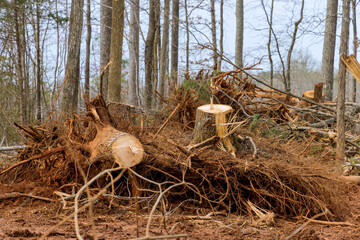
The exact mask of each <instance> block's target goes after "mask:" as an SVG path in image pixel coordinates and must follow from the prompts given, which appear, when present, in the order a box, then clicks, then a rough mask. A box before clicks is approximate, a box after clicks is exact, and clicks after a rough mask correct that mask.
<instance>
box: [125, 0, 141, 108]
mask: <svg viewBox="0 0 360 240" xmlns="http://www.w3.org/2000/svg"><path fill="white" fill-rule="evenodd" d="M139 4H140V1H139V0H133V1H131V2H130V36H129V92H128V95H129V102H130V104H132V105H135V106H138V105H139V101H138V97H137V89H138V85H139V33H140V22H139V21H140V6H139Z"/></svg>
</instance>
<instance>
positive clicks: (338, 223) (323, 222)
mask: <svg viewBox="0 0 360 240" xmlns="http://www.w3.org/2000/svg"><path fill="white" fill-rule="evenodd" d="M303 218H305V219H307V220H309V221H310V222H313V223H319V224H324V225H343V226H350V227H354V226H356V225H355V224H353V223H349V222H329V221H322V220H315V219H311V218H307V217H303Z"/></svg>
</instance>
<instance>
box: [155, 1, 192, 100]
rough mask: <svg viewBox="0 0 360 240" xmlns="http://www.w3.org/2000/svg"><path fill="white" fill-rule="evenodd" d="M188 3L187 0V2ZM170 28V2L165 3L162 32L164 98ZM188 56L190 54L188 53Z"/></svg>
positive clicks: (160, 84)
mask: <svg viewBox="0 0 360 240" xmlns="http://www.w3.org/2000/svg"><path fill="white" fill-rule="evenodd" d="M185 2H186V0H185ZM169 27H170V1H165V3H164V25H163V32H162V41H161V42H162V46H161V52H160V76H159V93H160V95H161V96H164V93H165V82H166V74H167V73H168V64H167V59H168V56H167V55H168V51H167V50H168V47H169ZM187 54H188V52H187ZM186 59H187V63H186V64H187V65H186V66H187V69H188V55H187V58H186Z"/></svg>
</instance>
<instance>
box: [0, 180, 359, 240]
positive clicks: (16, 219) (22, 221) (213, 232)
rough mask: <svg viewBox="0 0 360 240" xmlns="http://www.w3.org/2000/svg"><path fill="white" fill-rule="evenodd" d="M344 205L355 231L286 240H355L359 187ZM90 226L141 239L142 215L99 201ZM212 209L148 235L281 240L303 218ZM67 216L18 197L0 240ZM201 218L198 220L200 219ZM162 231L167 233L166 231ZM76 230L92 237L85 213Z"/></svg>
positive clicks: (323, 227)
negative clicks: (269, 218)
mask: <svg viewBox="0 0 360 240" xmlns="http://www.w3.org/2000/svg"><path fill="white" fill-rule="evenodd" d="M346 189H347V191H346V193H345V195H344V196H343V198H344V202H349V208H350V210H351V211H350V212H351V213H350V214H349V216H348V217H347V219H346V222H349V223H352V224H354V226H343V225H327V224H318V223H309V224H308V225H306V226H304V227H303V228H302V230H301V231H300V232H298V233H297V234H296V235H295V236H294V237H292V238H291V239H324V240H325V239H360V230H359V227H358V226H359V223H360V217H359V216H360V210H359V203H358V199H359V198H360V188H359V187H358V186H353V185H349V186H346ZM0 192H1V193H2V194H4V193H9V192H27V193H30V192H31V193H32V194H33V195H41V196H49V197H50V195H51V194H52V189H50V188H49V187H43V186H41V185H37V184H36V183H32V182H28V183H27V182H23V183H19V184H12V185H0ZM94 210H95V213H94V218H93V219H94V222H95V226H96V227H95V228H96V234H97V237H98V239H132V238H136V237H137V236H139V237H142V236H144V235H145V228H146V224H147V221H148V218H147V217H146V216H144V215H146V214H148V213H147V212H146V210H145V211H144V212H140V213H139V214H136V213H135V211H134V209H133V208H131V207H129V206H126V205H121V204H114V205H113V206H112V207H111V208H109V201H108V200H101V201H99V202H98V203H97V204H96V205H95V207H94ZM210 212H212V211H211V209H197V210H196V211H192V210H191V209H187V210H186V209H179V210H178V211H176V212H175V213H174V214H172V215H171V216H169V217H167V218H166V221H165V226H164V221H163V219H162V218H161V217H155V218H154V219H153V221H152V225H151V230H150V233H151V235H152V236H160V235H167V234H168V233H167V231H168V232H169V231H171V233H170V234H188V239H286V237H287V236H289V235H290V234H291V233H293V232H294V231H296V230H297V229H298V228H299V227H300V226H301V225H302V224H304V223H305V222H306V221H307V220H306V219H283V218H281V217H277V216H275V219H274V223H273V224H271V225H267V224H265V223H262V222H257V221H256V220H257V219H258V218H257V217H256V216H252V217H251V216H238V215H225V214H223V213H219V214H218V215H210V216H209V217H205V218H204V217H203V216H206V215H207V214H208V213H210ZM71 213H72V210H71V209H70V208H68V209H66V208H65V209H63V205H62V204H61V203H47V202H44V201H40V200H35V199H33V198H27V197H20V198H16V199H11V200H4V201H1V202H0V226H1V227H0V239H38V238H39V237H40V236H42V235H43V234H44V233H45V232H46V231H47V230H48V229H49V228H50V227H52V226H54V225H56V224H57V223H58V222H60V221H61V220H62V219H63V218H64V217H65V216H67V215H69V214H71ZM201 216H202V217H201ZM165 229H166V230H165ZM80 231H81V234H82V236H83V238H84V239H94V238H93V237H92V227H91V220H90V218H89V217H88V214H87V213H85V212H84V213H82V214H80ZM48 239H76V235H75V229H74V222H73V220H69V221H67V222H66V223H65V224H63V225H61V226H59V227H57V228H56V230H54V231H53V232H52V233H51V234H50V235H49V237H48Z"/></svg>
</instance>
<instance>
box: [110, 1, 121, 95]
mask: <svg viewBox="0 0 360 240" xmlns="http://www.w3.org/2000/svg"><path fill="white" fill-rule="evenodd" d="M112 7H113V9H112V25H111V46H110V61H111V64H110V69H109V82H108V98H109V101H111V102H120V101H121V79H122V76H121V67H122V44H123V34H124V10H125V3H124V0H113V3H112Z"/></svg>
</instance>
